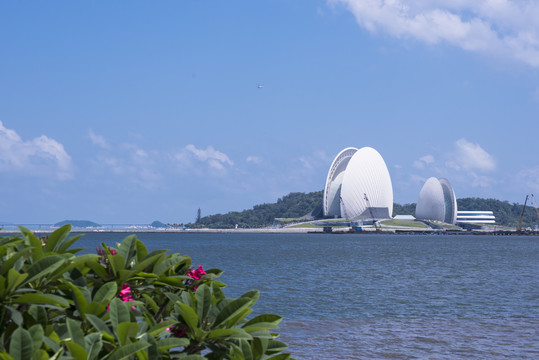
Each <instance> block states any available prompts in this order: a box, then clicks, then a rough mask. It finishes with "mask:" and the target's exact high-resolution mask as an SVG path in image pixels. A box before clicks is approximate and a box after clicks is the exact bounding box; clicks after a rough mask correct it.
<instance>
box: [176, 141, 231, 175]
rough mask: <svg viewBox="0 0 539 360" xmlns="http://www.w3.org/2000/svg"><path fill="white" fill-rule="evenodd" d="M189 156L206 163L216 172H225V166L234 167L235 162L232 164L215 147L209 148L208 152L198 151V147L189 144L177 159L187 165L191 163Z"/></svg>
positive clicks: (177, 155)
mask: <svg viewBox="0 0 539 360" xmlns="http://www.w3.org/2000/svg"><path fill="white" fill-rule="evenodd" d="M189 155H192V156H194V157H195V158H196V159H197V160H199V161H202V162H206V163H207V164H208V166H209V167H210V168H211V169H214V170H224V169H225V165H228V166H233V165H234V162H232V160H230V158H229V157H228V156H227V155H226V154H224V153H222V152H220V151H218V150H215V149H214V148H213V146H208V147H207V148H206V150H203V149H197V147H196V146H194V145H192V144H189V145H187V146H186V147H185V148H184V151H183V152H180V153H178V154H176V155H175V158H176V159H177V160H180V161H181V162H183V163H184V164H187V163H188V162H189V159H188V156H189Z"/></svg>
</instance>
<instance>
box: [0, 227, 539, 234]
mask: <svg viewBox="0 0 539 360" xmlns="http://www.w3.org/2000/svg"><path fill="white" fill-rule="evenodd" d="M56 229H57V228H48V229H33V230H32V229H31V230H32V232H33V233H35V234H50V233H52V232H53V231H54V230H56ZM71 233H76V234H81V233H82V234H86V233H88V234H90V233H103V234H107V233H119V234H138V233H161V234H314V235H316V234H328V235H332V234H333V235H362V234H364V235H452V236H455V235H456V236H458V235H497V236H511V235H514V236H539V231H521V232H517V231H516V230H473V231H466V230H435V229H409V228H390V229H381V230H376V229H374V228H373V229H370V228H364V229H362V230H360V231H354V230H353V229H352V228H338V229H334V230H333V231H331V232H326V231H324V230H323V229H322V228H312V227H305V228H301V227H297V228H251V229H210V228H202V229H147V228H131V229H129V228H121V229H91V228H90V229H86V228H73V229H72V230H71ZM0 234H20V232H19V230H18V229H0Z"/></svg>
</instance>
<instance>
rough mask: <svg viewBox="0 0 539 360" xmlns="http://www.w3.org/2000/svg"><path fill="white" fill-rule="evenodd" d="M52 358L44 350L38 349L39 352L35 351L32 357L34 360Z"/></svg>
mask: <svg viewBox="0 0 539 360" xmlns="http://www.w3.org/2000/svg"><path fill="white" fill-rule="evenodd" d="M49 359H50V356H49V354H47V352H46V351H45V350H43V349H38V350H37V351H34V355H32V360H49Z"/></svg>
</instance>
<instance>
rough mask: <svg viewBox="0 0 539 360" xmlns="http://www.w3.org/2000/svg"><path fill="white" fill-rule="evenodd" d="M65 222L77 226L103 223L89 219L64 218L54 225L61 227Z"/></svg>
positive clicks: (83, 226)
mask: <svg viewBox="0 0 539 360" xmlns="http://www.w3.org/2000/svg"><path fill="white" fill-rule="evenodd" d="M65 224H71V225H72V226H73V227H76V228H88V227H101V225H99V224H97V223H95V222H93V221H89V220H64V221H60V222H57V223H56V224H54V226H57V227H60V226H64V225H65Z"/></svg>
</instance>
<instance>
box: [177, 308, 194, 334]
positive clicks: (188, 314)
mask: <svg viewBox="0 0 539 360" xmlns="http://www.w3.org/2000/svg"><path fill="white" fill-rule="evenodd" d="M176 305H177V306H178V307H179V308H180V315H181V316H182V318H183V320H184V321H185V323H186V324H187V326H188V327H189V329H191V331H193V332H195V329H198V316H197V313H196V312H195V310H193V308H192V307H190V306H189V305H187V304H184V303H176Z"/></svg>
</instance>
